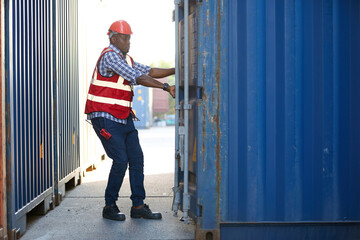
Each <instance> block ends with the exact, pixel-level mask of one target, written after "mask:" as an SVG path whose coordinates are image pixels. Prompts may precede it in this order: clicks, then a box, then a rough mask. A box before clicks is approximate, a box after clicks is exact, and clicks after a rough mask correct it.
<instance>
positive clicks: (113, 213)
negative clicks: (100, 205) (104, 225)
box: [103, 203, 125, 221]
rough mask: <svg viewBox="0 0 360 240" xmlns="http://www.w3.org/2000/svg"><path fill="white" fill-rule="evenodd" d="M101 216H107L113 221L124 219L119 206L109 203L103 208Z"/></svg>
mask: <svg viewBox="0 0 360 240" xmlns="http://www.w3.org/2000/svg"><path fill="white" fill-rule="evenodd" d="M103 218H107V219H110V220H115V221H124V220H125V214H123V213H120V210H119V208H118V207H117V206H116V204H115V203H114V204H111V205H110V206H105V207H104V209H103Z"/></svg>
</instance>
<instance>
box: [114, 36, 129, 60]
mask: <svg viewBox="0 0 360 240" xmlns="http://www.w3.org/2000/svg"><path fill="white" fill-rule="evenodd" d="M130 37H131V36H130V35H128V34H121V33H119V34H115V35H114V36H112V37H111V38H112V44H113V45H114V46H115V47H117V48H118V49H119V50H120V51H121V52H122V53H123V54H124V55H126V54H127V53H128V52H129V50H130Z"/></svg>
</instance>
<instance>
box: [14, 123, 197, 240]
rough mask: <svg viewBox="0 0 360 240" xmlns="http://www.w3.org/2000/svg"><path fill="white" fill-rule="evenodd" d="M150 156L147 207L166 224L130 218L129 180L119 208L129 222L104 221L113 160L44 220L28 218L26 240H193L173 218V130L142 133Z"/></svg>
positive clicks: (190, 231) (189, 227)
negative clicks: (107, 186)
mask: <svg viewBox="0 0 360 240" xmlns="http://www.w3.org/2000/svg"><path fill="white" fill-rule="evenodd" d="M139 137H140V142H141V145H142V147H143V152H144V156H145V169H144V171H145V189H146V195H147V198H146V199H145V202H146V203H147V204H148V205H150V209H152V210H153V211H158V212H161V213H162V215H163V219H162V220H145V219H131V218H130V207H131V200H130V199H129V196H130V186H129V178H128V176H126V177H125V179H124V183H123V186H122V188H121V190H120V197H119V200H118V202H117V205H118V206H119V208H120V211H121V212H123V213H125V215H126V220H125V221H124V222H116V221H111V220H107V219H103V218H102V216H101V214H102V208H103V206H104V191H105V187H106V182H107V176H108V173H109V169H110V167H111V163H112V161H111V159H108V158H107V159H106V160H105V161H103V162H102V163H101V164H100V165H99V166H98V167H97V169H96V170H94V171H92V172H88V174H87V175H86V177H85V178H83V182H82V184H81V185H79V186H77V187H75V188H73V189H71V190H69V191H67V192H66V197H65V198H64V199H63V201H62V202H61V204H60V205H59V206H57V207H56V208H55V209H54V210H51V211H50V212H48V213H47V214H46V215H45V216H41V217H40V216H28V221H27V231H26V232H25V234H24V235H23V236H22V237H21V239H22V240H27V239H32V240H33V239H38V240H46V239H52V240H53V239H54V240H57V239H59V240H60V239H61V240H63V239H87V240H88V239H109V240H110V239H129V240H132V239H153V240H155V239H163V240H165V239H166V240H173V239H178V240H180V239H181V240H190V239H194V231H195V226H194V225H193V224H185V223H183V222H181V221H179V218H180V217H181V216H182V213H181V212H179V216H178V217H174V216H173V212H172V211H171V205H172V196H173V193H172V187H173V182H174V174H173V172H174V127H163V128H161V127H157V128H150V129H144V130H139Z"/></svg>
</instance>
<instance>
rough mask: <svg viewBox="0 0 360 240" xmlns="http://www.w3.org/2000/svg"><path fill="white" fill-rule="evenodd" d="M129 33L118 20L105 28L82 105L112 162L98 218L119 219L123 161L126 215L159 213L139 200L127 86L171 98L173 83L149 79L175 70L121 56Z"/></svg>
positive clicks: (140, 181)
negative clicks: (129, 204) (103, 42)
mask: <svg viewBox="0 0 360 240" xmlns="http://www.w3.org/2000/svg"><path fill="white" fill-rule="evenodd" d="M131 34H132V31H131V28H130V25H129V24H128V23H127V22H126V21H124V20H119V21H116V22H114V23H113V24H112V25H111V26H110V29H109V32H108V35H109V39H110V45H109V47H107V48H105V49H104V50H103V51H102V53H101V55H100V57H99V60H98V62H97V64H96V67H95V70H94V74H93V78H92V81H91V85H90V88H89V93H88V97H87V102H86V106H85V113H86V114H88V115H87V118H88V119H90V120H91V123H92V124H93V127H94V130H95V132H96V134H97V136H98V137H99V138H100V140H101V142H102V145H103V146H104V149H105V151H106V154H107V155H108V156H109V157H110V158H111V159H112V160H113V164H112V167H111V170H110V174H109V179H108V183H107V187H106V190H105V207H104V209H103V217H104V218H107V219H111V220H117V221H123V220H125V215H124V214H123V213H120V211H119V209H118V207H117V205H116V201H117V199H118V196H119V195H118V194H119V190H120V187H121V184H122V182H123V178H124V175H125V172H126V169H127V166H128V165H129V175H130V187H131V197H130V199H131V200H132V208H131V211H130V216H131V217H132V218H146V219H161V217H162V216H161V213H153V212H152V211H151V210H150V208H149V206H148V205H146V204H144V199H145V189H144V173H143V172H144V171H143V169H144V167H143V166H144V158H143V153H142V150H141V146H140V144H139V139H138V132H137V130H136V129H135V127H134V123H133V118H135V114H134V113H133V111H132V109H131V104H132V98H133V90H132V86H133V85H135V84H140V85H143V86H146V87H153V88H162V89H163V90H164V91H167V92H169V93H170V94H171V96H172V97H175V87H174V86H169V85H168V84H167V83H165V84H163V83H161V82H159V81H157V80H155V79H154V78H163V77H167V76H169V75H172V74H174V73H175V69H174V68H169V69H161V68H150V67H149V66H145V65H142V64H140V63H138V62H135V61H133V59H132V58H131V57H130V56H129V55H128V54H127V53H128V52H129V49H130V36H131Z"/></svg>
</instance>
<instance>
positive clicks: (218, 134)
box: [215, 0, 221, 223]
mask: <svg viewBox="0 0 360 240" xmlns="http://www.w3.org/2000/svg"><path fill="white" fill-rule="evenodd" d="M220 2H221V1H220V0H219V1H218V6H217V69H216V74H215V75H216V90H217V106H216V107H217V108H216V114H217V117H216V191H217V206H216V217H217V222H218V223H219V222H220V184H221V155H220V153H221V152H220V150H221V146H220V144H221V143H220V138H221V130H220V71H221V5H220Z"/></svg>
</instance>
